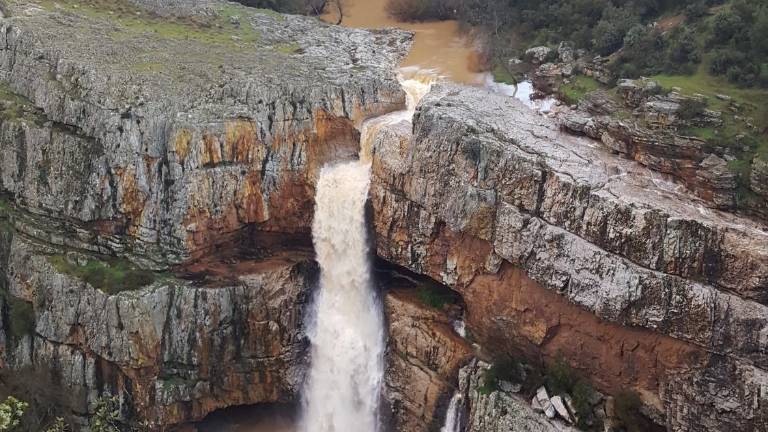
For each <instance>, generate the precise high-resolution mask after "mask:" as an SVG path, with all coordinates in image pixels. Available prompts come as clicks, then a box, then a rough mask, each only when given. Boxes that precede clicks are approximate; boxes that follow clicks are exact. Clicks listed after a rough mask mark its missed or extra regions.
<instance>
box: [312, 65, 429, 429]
mask: <svg viewBox="0 0 768 432" xmlns="http://www.w3.org/2000/svg"><path fill="white" fill-rule="evenodd" d="M406 75H407V76H408V77H407V78H406ZM434 78H435V76H434V75H433V74H425V73H422V72H419V71H418V70H403V71H401V74H400V82H401V84H402V85H403V89H404V90H405V91H406V94H407V96H408V99H407V107H406V108H407V109H406V110H404V111H398V112H394V113H390V114H387V115H383V116H380V117H376V118H373V119H370V120H367V121H366V122H365V123H364V124H363V127H362V130H361V140H360V141H361V142H360V144H361V149H360V161H353V162H344V163H340V164H336V165H329V166H325V167H323V169H322V170H321V171H320V177H319V179H318V182H317V190H316V195H315V217H314V221H313V224H312V237H313V242H314V246H315V252H316V254H317V261H318V263H319V264H320V272H321V274H320V289H319V290H318V292H317V294H316V297H315V299H314V302H313V305H312V311H311V316H310V317H309V322H308V325H307V334H308V337H309V340H310V343H311V366H310V370H309V374H308V377H307V381H306V384H305V388H304V392H303V398H302V404H303V407H302V408H303V412H302V417H301V420H300V425H299V430H300V431H302V432H376V431H377V430H378V429H379V396H380V394H381V385H382V381H383V376H384V349H385V331H384V319H383V311H382V305H381V301H380V299H379V298H378V297H377V295H376V293H375V292H374V290H373V286H372V284H371V280H370V262H369V258H368V252H369V251H368V239H367V238H366V235H367V232H366V225H365V204H366V201H367V198H368V186H369V183H370V170H371V163H370V161H371V149H372V146H373V137H375V135H376V133H377V132H378V130H379V129H380V128H381V127H383V126H384V125H387V124H393V123H395V122H400V121H410V119H411V118H412V116H413V112H414V110H415V109H416V104H417V103H418V101H419V100H420V99H421V97H422V96H423V95H424V94H426V93H427V92H428V91H429V88H430V86H431V83H432V81H434Z"/></svg>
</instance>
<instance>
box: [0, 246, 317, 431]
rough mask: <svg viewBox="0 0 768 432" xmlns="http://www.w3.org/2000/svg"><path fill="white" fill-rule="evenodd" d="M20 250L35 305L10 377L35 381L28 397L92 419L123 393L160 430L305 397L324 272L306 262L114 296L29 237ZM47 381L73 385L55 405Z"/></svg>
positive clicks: (20, 267)
mask: <svg viewBox="0 0 768 432" xmlns="http://www.w3.org/2000/svg"><path fill="white" fill-rule="evenodd" d="M6 245H7V244H6ZM9 246H10V250H9V256H10V259H9V262H8V266H7V267H6V269H7V280H8V282H9V285H8V287H7V288H8V290H7V291H6V294H5V295H6V298H7V296H8V295H10V296H12V297H13V298H18V299H22V300H23V301H26V302H29V303H31V304H32V305H33V306H34V316H33V318H34V324H33V327H32V330H33V331H32V333H31V334H28V335H23V336H21V337H19V338H18V339H17V340H12V341H7V343H6V344H5V345H4V351H3V355H2V364H3V371H2V375H4V376H5V379H4V381H5V382H6V383H7V382H8V381H10V382H14V381H16V380H22V382H24V380H25V379H26V380H29V381H32V382H34V383H35V385H34V386H29V387H28V388H24V387H23V386H21V387H20V388H19V389H18V393H16V394H17V396H18V397H20V398H22V399H26V400H33V401H37V402H39V403H46V404H47V405H48V406H53V407H55V412H56V414H57V415H62V416H65V417H66V418H67V420H68V421H70V422H71V423H72V424H85V417H86V416H87V415H88V414H89V413H91V412H92V410H93V408H94V404H95V402H96V400H97V399H98V398H99V397H100V396H101V395H103V394H115V395H119V396H120V402H121V410H122V413H123V415H124V420H125V421H126V422H130V423H137V422H140V421H142V420H147V421H148V422H149V424H150V425H151V426H152V430H161V429H165V428H166V427H167V426H168V425H173V424H178V423H183V422H186V421H190V420H196V419H201V418H202V417H204V416H205V415H206V414H208V413H209V412H211V411H213V410H215V409H217V408H223V407H228V406H234V405H244V404H253V403H260V402H286V401H292V400H294V398H295V396H296V393H297V390H298V388H299V386H300V384H301V382H302V377H303V371H304V363H305V358H306V341H305V339H304V336H303V324H302V322H303V315H304V306H305V304H306V302H307V298H308V290H309V287H310V286H311V285H312V284H313V283H314V280H315V277H316V273H317V269H316V266H315V264H314V263H312V262H310V261H308V259H307V258H306V257H302V256H301V255H296V256H291V257H288V258H283V259H270V260H266V261H261V262H253V263H252V264H249V263H248V262H247V261H246V262H243V263H241V265H240V267H239V270H240V271H239V272H237V273H236V272H234V269H232V270H233V274H234V275H233V276H232V277H231V279H230V280H227V281H222V282H221V283H217V284H215V285H211V284H208V283H202V284H195V283H192V282H189V281H184V280H180V279H176V278H173V277H171V276H164V277H161V278H158V280H157V281H156V282H155V283H153V284H152V285H150V286H148V287H146V288H143V289H141V290H139V291H128V292H123V293H120V294H115V295H110V294H107V293H105V292H102V291H100V290H97V289H95V288H93V287H92V286H91V285H90V284H88V283H86V282H84V281H83V280H81V279H80V278H79V277H77V276H75V275H72V274H69V273H63V272H61V271H60V270H58V269H57V268H56V266H54V265H53V263H52V262H53V261H52V258H51V256H50V255H49V254H50V253H51V252H52V251H51V249H50V247H47V246H45V245H40V244H36V243H34V242H29V241H27V240H25V239H24V238H23V237H20V236H15V237H14V239H13V240H12V242H11V243H10V245H9ZM82 258H83V256H81V255H79V254H75V253H69V255H68V257H67V259H69V260H72V261H73V262H75V264H74V265H77V264H76V262H77V261H78V260H81V259H82ZM246 266H249V267H250V271H245V270H244V268H245V267H246ZM5 322H8V321H7V320H6V321H5ZM11 324H12V325H13V322H11ZM47 376H49V377H50V378H47V379H46V378H41V377H47ZM24 377H26V378H24ZM46 386H50V387H49V390H48V391H50V388H53V389H68V391H67V392H66V393H64V394H60V395H57V394H53V395H50V396H49V397H48V399H47V400H46V399H45V396H41V395H44V394H46V391H40V389H41V388H45V387H46ZM40 398H42V399H43V400H40Z"/></svg>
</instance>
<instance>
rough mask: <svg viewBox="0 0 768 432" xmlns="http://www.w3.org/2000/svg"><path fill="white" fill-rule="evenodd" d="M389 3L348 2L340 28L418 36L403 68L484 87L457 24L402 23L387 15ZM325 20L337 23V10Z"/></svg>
mask: <svg viewBox="0 0 768 432" xmlns="http://www.w3.org/2000/svg"><path fill="white" fill-rule="evenodd" d="M386 3H387V0H346V1H345V2H344V19H343V20H342V23H341V25H343V26H346V27H353V28H373V29H376V28H384V27H398V28H402V29H406V30H410V31H412V32H414V33H415V39H414V42H413V47H412V48H411V52H410V53H409V54H408V57H406V58H405V60H404V61H403V63H402V65H401V66H403V67H418V68H419V69H426V70H433V71H435V72H437V74H439V75H441V76H442V77H444V78H446V79H449V80H452V81H456V82H461V83H465V84H482V83H483V79H484V76H483V75H482V74H479V73H476V72H475V71H474V70H473V66H474V64H475V59H476V57H477V56H476V52H475V50H474V49H473V48H472V45H471V43H470V42H469V41H468V39H467V38H466V37H464V36H463V35H462V34H461V33H460V32H459V24H458V23H457V22H456V21H433V22H425V23H401V22H398V21H395V20H394V19H392V18H391V17H390V16H389V15H388V14H387V11H386ZM330 9H331V11H330V12H329V13H327V14H326V15H325V16H324V17H323V19H324V20H326V21H328V22H333V23H335V22H336V21H337V20H338V18H337V17H338V15H337V13H336V12H335V7H333V5H331V7H330Z"/></svg>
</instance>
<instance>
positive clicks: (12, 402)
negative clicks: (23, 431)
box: [0, 396, 29, 431]
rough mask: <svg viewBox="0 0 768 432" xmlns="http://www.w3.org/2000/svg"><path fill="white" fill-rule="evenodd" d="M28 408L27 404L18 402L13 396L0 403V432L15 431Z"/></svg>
mask: <svg viewBox="0 0 768 432" xmlns="http://www.w3.org/2000/svg"><path fill="white" fill-rule="evenodd" d="M28 406H29V404H28V403H26V402H23V401H20V400H18V399H16V398H15V397H13V396H8V397H7V398H6V399H5V400H4V401H3V402H2V403H0V431H11V430H13V429H15V428H16V427H17V426H18V425H19V422H20V421H21V417H22V416H23V415H24V411H25V410H26V409H27V407H28Z"/></svg>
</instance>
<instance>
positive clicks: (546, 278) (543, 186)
mask: <svg viewBox="0 0 768 432" xmlns="http://www.w3.org/2000/svg"><path fill="white" fill-rule="evenodd" d="M375 141H376V143H375V146H374V162H373V175H374V179H373V183H372V188H371V196H372V202H373V207H374V215H375V218H374V219H375V226H376V232H377V234H378V238H377V252H378V254H379V255H380V256H381V257H383V258H385V259H387V260H390V261H392V262H395V263H398V264H400V265H403V266H405V267H407V268H409V269H411V270H412V271H415V272H418V273H421V274H426V275H429V276H430V277H433V278H435V279H437V280H438V281H440V282H442V283H445V284H447V285H449V286H451V287H452V288H453V289H455V290H457V291H458V292H460V293H461V294H462V295H463V297H464V301H465V302H466V304H467V311H468V316H467V319H468V324H469V328H470V331H472V332H473V335H475V333H477V334H478V335H479V338H480V339H479V341H480V342H481V343H482V344H483V345H484V346H492V347H496V348H498V349H499V352H507V353H514V352H519V351H520V348H519V347H523V348H525V349H526V350H528V351H529V353H530V354H534V355H537V354H538V355H544V356H547V355H551V352H552V351H549V353H548V352H547V348H546V347H547V346H548V345H550V344H551V343H552V341H556V340H560V341H561V343H554V344H552V345H551V346H552V348H550V349H552V350H556V349H557V347H562V348H564V349H565V350H566V356H567V358H568V360H569V361H570V362H572V363H573V364H574V365H575V367H577V368H579V369H582V370H584V371H586V372H587V375H590V376H593V377H594V378H595V379H596V380H597V381H598V382H599V383H600V384H601V387H602V388H604V389H606V390H612V391H616V390H617V389H619V388H623V387H629V388H635V389H638V391H640V392H641V394H643V397H644V399H645V401H646V403H647V404H649V405H655V406H656V408H657V409H658V410H660V411H661V412H663V413H665V418H666V421H667V425H668V427H669V428H670V429H671V430H703V428H704V426H703V425H705V424H708V422H712V424H719V423H717V422H718V420H717V415H716V414H715V410H714V407H715V406H717V404H718V403H719V400H718V398H717V397H703V398H699V399H695V398H692V397H690V396H689V395H686V394H685V393H686V391H687V390H686V391H682V390H680V391H676V390H674V389H673V386H665V384H664V383H666V382H667V381H666V380H668V379H670V378H669V377H672V376H675V374H676V373H678V372H680V371H685V370H688V371H695V373H698V374H699V376H712V375H713V374H712V373H711V368H712V364H714V362H715V361H716V360H717V361H718V362H722V363H725V364H729V365H731V367H732V368H737V369H740V368H755V369H756V370H758V371H763V370H765V368H767V367H768V357H767V356H766V352H765V349H764V343H763V341H762V336H761V335H763V334H764V333H765V332H766V328H768V318H767V317H768V308H766V306H765V303H766V301H767V299H766V296H765V295H766V294H765V293H766V287H767V286H768V285H767V283H768V234H767V233H766V229H765V228H766V227H765V226H762V225H758V224H755V223H753V222H751V221H749V220H747V219H744V218H739V217H735V216H733V215H731V214H727V213H720V212H714V211H710V210H703V204H702V202H701V201H700V200H699V199H697V198H695V197H694V196H691V195H689V194H688V193H687V192H685V191H681V190H680V189H679V188H677V187H676V185H674V184H673V183H671V182H669V181H666V180H663V179H660V178H659V177H658V176H656V175H654V174H653V173H652V172H650V171H649V170H648V169H646V168H643V167H642V166H640V165H638V164H636V163H634V162H632V161H628V160H626V159H623V158H620V157H617V156H614V155H611V154H609V153H606V152H605V151H604V150H601V149H599V148H595V146H594V145H593V144H592V143H591V142H590V141H589V140H587V139H579V138H574V137H571V136H568V135H564V134H561V133H559V132H558V130H557V128H556V127H555V126H554V125H552V124H550V123H549V121H548V120H547V119H544V118H542V117H539V116H536V115H535V114H534V113H532V112H529V111H527V110H526V109H525V108H524V107H523V106H522V105H520V104H519V103H518V102H516V101H514V100H511V99H507V98H503V97H500V96H494V95H490V94H488V93H486V92H484V91H482V90H477V89H467V88H459V87H452V86H448V85H446V86H440V87H438V88H437V89H434V90H433V91H432V93H430V94H429V95H428V96H427V97H426V98H425V99H424V100H423V101H422V104H421V105H420V107H419V109H418V110H417V112H416V115H415V118H414V125H413V133H412V134H411V131H410V130H409V128H407V126H396V127H392V128H390V130H389V131H387V133H386V134H382V135H381V136H380V137H378V139H377V140H375ZM515 268H517V269H520V270H521V271H523V272H524V273H525V278H523V279H522V280H520V278H519V277H518V280H517V281H515V278H514V277H512V276H510V275H511V273H510V272H513V271H519V270H514V269H515ZM484 278H493V279H494V281H493V282H489V283H485V284H483V283H482V281H483V279H484ZM526 280H528V281H530V282H526ZM479 284H482V285H479ZM526 285H528V286H529V288H527V291H526V290H525V289H524V287H525V286H526ZM481 286H482V290H481V289H480V288H479V287H481ZM473 287H477V288H473ZM544 293H549V295H545V294H544ZM534 294H535V295H534ZM489 308H490V311H491V312H490V313H489ZM494 308H495V309H496V310H498V308H509V309H507V310H506V311H503V312H496V313H494V312H493V311H494ZM547 308H553V311H552V312H549V313H547V312H544V311H547ZM540 314H541V315H540ZM581 314H586V315H584V316H583V318H578V317H580V316H581ZM588 318H590V319H591V320H593V322H592V323H591V324H589V325H580V324H577V325H574V326H573V327H571V326H569V325H568V323H569V322H570V321H571V320H574V322H581V321H580V320H582V319H584V320H587V319H588ZM549 320H552V321H551V323H550V324H546V323H547V322H548V321H549ZM483 323H485V325H483ZM584 323H585V324H586V321H585V322H584ZM601 326H608V327H606V328H605V330H600V328H601ZM629 327H632V328H629ZM569 328H570V329H571V330H568V329H569ZM478 330H480V331H478ZM574 331H575V332H576V333H580V335H579V338H578V339H575V341H574V336H573V335H574V334H575V333H573V332H574ZM605 335H612V337H613V338H618V339H617V340H616V341H615V342H610V343H606V342H605V339H604V337H605ZM589 340H591V341H594V342H590V344H591V343H594V348H595V350H594V351H593V350H591V349H590V348H587V349H585V350H584V351H583V352H580V351H579V347H580V346H581V344H583V343H584V342H583V341H589ZM521 341H522V342H524V341H527V343H520V342H521ZM585 346H589V345H585ZM542 347H544V348H542ZM587 353H594V354H591V355H585V354H587ZM627 356H629V357H627ZM628 358H633V360H628ZM659 359H664V360H662V361H661V362H659ZM611 364H613V365H614V366H611ZM627 364H630V365H632V364H634V365H638V367H637V369H636V372H630V373H628V374H624V372H623V370H624V368H625V366H626V365H627ZM598 365H599V366H598ZM603 365H605V367H606V368H607V369H604V368H603ZM648 365H650V366H652V367H651V368H650V370H648V371H647V372H643V370H645V369H647V366H648ZM611 370H615V371H616V372H615V373H611V372H609V371H611ZM740 376H741V377H742V378H741V379H740V380H736V381H730V380H723V381H722V382H720V381H718V382H717V385H718V386H721V387H722V388H724V389H725V388H727V389H730V390H728V391H729V392H730V394H732V395H734V397H733V399H732V402H733V406H734V407H739V408H734V410H739V409H746V407H747V406H762V405H759V404H758V405H754V404H753V403H754V399H753V395H757V394H760V393H759V391H758V390H757V389H758V388H760V386H761V385H762V384H760V380H757V379H754V377H755V376H756V375H754V374H752V375H750V374H742V375H740ZM700 382H701V381H700ZM670 392H671V393H674V394H675V396H671V393H670ZM662 396H663V397H662ZM699 396H701V395H699ZM758 398H762V396H758ZM673 399H675V400H682V401H685V402H681V405H690V409H691V410H694V409H695V410H697V412H699V413H701V418H699V419H693V418H691V417H685V416H675V415H673V410H674V406H679V405H674V404H672V403H671V402H669V401H671V400H673ZM762 404H763V405H764V403H762ZM764 415H765V413H764V412H763V411H762V408H758V409H757V410H755V411H753V412H752V413H751V414H750V415H749V416H745V417H744V418H743V420H742V422H741V425H742V427H743V429H742V430H757V429H756V427H757V425H758V424H760V423H759V419H761V418H763V417H761V416H764ZM717 429H718V430H725V429H726V427H725V426H724V424H721V425H720V426H718V427H717Z"/></svg>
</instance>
